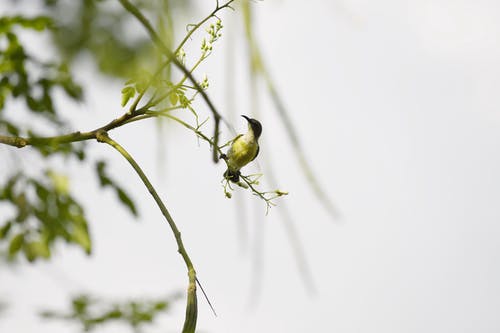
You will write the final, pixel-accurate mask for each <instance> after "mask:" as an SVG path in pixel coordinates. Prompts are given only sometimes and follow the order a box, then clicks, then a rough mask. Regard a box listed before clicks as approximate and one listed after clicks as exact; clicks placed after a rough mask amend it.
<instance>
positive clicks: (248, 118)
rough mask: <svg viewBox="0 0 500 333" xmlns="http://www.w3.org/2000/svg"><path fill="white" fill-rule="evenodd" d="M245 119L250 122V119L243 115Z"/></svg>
mask: <svg viewBox="0 0 500 333" xmlns="http://www.w3.org/2000/svg"><path fill="white" fill-rule="evenodd" d="M241 116H242V117H243V118H245V119H246V120H247V121H248V122H250V118H248V117H247V116H245V115H244V114H242V115H241Z"/></svg>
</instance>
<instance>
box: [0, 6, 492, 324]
mask: <svg viewBox="0 0 500 333" xmlns="http://www.w3.org/2000/svg"><path fill="white" fill-rule="evenodd" d="M304 4H307V5H304ZM253 7H254V8H255V10H256V17H257V22H256V26H257V27H258V32H259V33H258V38H259V41H260V42H261V48H262V51H263V52H264V54H265V56H266V60H267V62H268V66H269V67H270V68H271V71H272V74H273V76H274V78H275V79H276V81H277V83H278V87H279V90H280V92H281V93H282V96H283V97H284V100H285V103H286V105H287V106H288V107H289V109H290V111H291V112H292V114H291V116H292V118H293V120H294V121H295V124H296V127H297V128H298V131H299V133H300V135H301V138H302V141H303V144H304V146H305V147H307V156H308V157H309V158H310V161H311V163H312V165H313V167H314V170H315V171H316V172H317V175H319V177H320V179H321V180H322V183H323V185H324V186H325V188H326V189H327V191H328V193H329V194H330V195H331V196H332V198H333V199H334V201H335V203H336V204H337V205H338V206H339V207H340V210H341V212H342V217H343V218H342V220H341V222H340V223H332V222H331V221H330V220H329V219H328V216H327V214H326V213H325V212H324V211H323V210H322V207H321V206H320V205H319V204H318V203H317V202H316V199H315V197H314V196H313V195H312V193H311V191H310V190H309V188H308V187H307V184H306V182H305V181H304V180H303V178H302V176H301V174H300V170H299V168H298V167H297V166H296V160H295V159H294V157H293V156H292V154H293V151H292V150H291V149H290V147H289V144H288V142H287V139H286V136H285V134H284V132H283V127H282V126H281V125H280V124H279V122H278V119H277V117H276V113H275V112H274V110H273V108H272V105H271V104H270V103H269V101H268V100H267V98H266V97H265V94H262V95H261V97H262V98H261V102H262V104H261V108H260V112H261V114H262V119H261V120H262V122H263V127H264V132H263V137H262V141H263V146H264V147H265V151H264V152H263V154H262V157H260V158H259V159H260V161H259V166H260V170H261V171H262V172H263V173H264V178H265V174H266V169H265V167H266V166H267V165H268V163H265V162H264V160H263V159H264V158H268V159H270V161H271V162H272V163H273V166H274V167H275V172H276V173H278V174H279V181H280V183H279V186H280V188H282V189H285V190H289V191H290V195H289V196H288V197H287V198H285V199H283V200H280V201H278V207H276V208H273V209H272V210H271V212H270V214H269V216H267V217H266V216H264V214H265V207H264V204H263V203H261V202H259V201H258V200H256V199H255V198H253V197H251V195H250V194H249V193H247V192H242V191H238V192H237V193H235V197H236V196H238V197H241V198H243V200H242V201H244V202H246V206H245V207H246V211H247V212H251V218H250V219H248V221H247V222H246V223H247V225H246V228H247V230H248V234H247V237H248V238H247V241H246V242H245V241H243V240H242V239H241V238H239V237H238V233H239V232H240V231H241V229H240V228H241V226H242V224H243V223H244V221H243V220H242V219H241V218H239V217H238V215H236V214H235V213H234V210H235V207H237V205H236V203H237V200H238V199H236V198H233V199H232V200H227V199H225V198H224V195H223V192H222V189H221V186H220V177H221V174H222V172H223V171H224V170H223V167H222V166H221V165H217V166H214V165H212V164H211V162H210V155H209V153H208V150H207V147H206V145H204V144H201V145H200V146H199V147H198V144H197V141H196V140H195V139H194V138H193V136H192V134H191V133H186V132H185V130H184V129H182V128H180V127H178V126H176V125H175V124H171V125H168V126H167V127H165V131H166V132H167V133H166V135H165V136H163V137H161V138H160V137H158V136H157V135H156V133H155V128H156V126H155V123H154V122H152V121H150V122H143V123H140V124H134V125H130V126H129V127H127V128H125V129H120V130H117V131H114V132H112V133H111V135H112V136H113V137H114V138H116V139H117V140H118V141H119V142H121V143H122V144H123V146H125V147H126V148H127V149H129V151H130V153H131V154H132V155H133V156H134V157H135V158H136V159H137V160H138V161H139V162H140V163H141V164H142V165H143V167H144V169H145V171H146V173H147V174H148V175H149V176H150V177H151V179H152V181H153V183H154V184H158V185H159V191H160V194H161V196H162V197H163V198H164V199H165V201H166V204H167V206H168V207H169V208H170V210H171V212H172V215H173V217H174V219H175V220H176V221H177V223H178V225H179V228H180V229H181V231H182V234H183V238H184V241H185V245H186V247H187V249H188V251H189V252H190V254H191V256H192V259H193V261H194V264H195V266H196V268H197V271H198V274H199V278H200V280H201V281H202V283H203V284H204V287H205V289H206V291H207V292H208V293H209V295H210V297H211V299H212V301H213V303H214V306H215V307H216V310H217V312H218V314H219V316H218V317H217V318H214V317H213V315H212V314H211V312H210V309H209V308H208V306H207V305H206V303H205V302H204V300H203V299H202V298H201V297H200V299H199V304H200V311H199V312H200V314H199V325H198V327H199V328H200V331H203V332H241V333H246V332H290V333H296V332H297V333H298V332H318V331H321V332H343V333H351V332H370V333H371V332H384V333H387V332H394V333H399V332H436V333H438V332H498V331H499V330H500V317H499V316H498V309H499V306H500V288H499V285H498V281H500V270H499V262H500V261H499V259H500V245H499V242H498V239H499V236H500V227H499V224H498V222H499V221H500V208H499V207H500V206H499V202H500V177H499V173H498V170H500V157H499V156H500V155H499V153H498V152H499V151H500V149H499V148H500V131H499V130H498V129H499V126H500V112H499V107H500V95H499V94H498V91H499V88H500V66H499V62H498V61H499V60H498V59H500V57H499V56H500V42H499V41H498V39H499V36H500V3H499V2H498V1H486V0H480V1H477V0H476V1H470V0H469V1H465V0H460V1H456V0H454V1H452V0H448V1H444V0H442V1H439V0H438V1H436V0H434V1H430V0H420V1H389V0H383V1H376V2H375V1H366V0H352V1H348V0H344V1H341V0H337V1H319V0H315V1H310V2H303V1H262V2H261V1H256V2H254V4H253ZM206 8H207V10H208V9H209V8H211V7H209V6H207V7H206ZM203 13H204V11H200V17H201V16H203V15H204V14H203ZM229 16H230V15H229ZM229 16H228V15H227V13H226V15H225V16H224V17H225V18H226V19H225V20H224V24H225V27H226V29H225V35H224V37H223V40H222V41H221V42H220V44H219V45H217V46H216V47H215V51H214V54H213V56H211V57H210V58H209V59H208V61H207V65H206V66H205V67H203V68H202V71H201V72H199V74H198V77H201V76H202V75H201V73H203V72H206V73H207V74H208V76H209V78H210V80H211V87H210V91H209V93H210V94H211V96H213V98H214V100H215V102H216V104H217V105H218V106H219V107H220V108H222V109H224V108H225V101H226V99H225V96H224V91H225V90H224V89H225V82H226V81H225V75H224V72H223V69H224V66H223V65H224V63H225V61H226V60H225V58H224V54H225V52H226V47H227V46H228V44H227V38H228V37H229V36H228V31H229V30H230V29H232V28H234V29H239V28H238V27H235V26H234V24H235V23H236V22H238V21H239V20H240V18H239V17H238V18H236V19H230V18H229ZM231 24H233V26H231ZM226 37H227V38H226ZM225 38H226V39H225ZM233 38H234V39H235V40H238V39H239V38H240V37H239V36H238V35H235V36H234V37H233ZM239 47H240V48H241V50H244V48H243V47H242V46H241V45H239ZM236 53H237V56H238V58H237V59H236V63H237V64H238V65H240V66H244V64H245V63H244V61H245V60H244V58H243V55H244V52H243V51H237V52H236ZM82 68H86V67H85V66H84V65H82ZM236 73H238V75H239V76H240V78H239V79H238V80H237V83H238V84H241V85H243V86H241V87H240V88H238V89H237V91H236V95H235V96H236V103H237V106H238V110H237V111H236V114H246V113H248V112H249V106H248V105H249V104H250V103H249V101H248V95H247V94H246V90H245V89H246V86H245V85H244V84H245V82H247V81H246V77H245V75H246V74H245V71H244V69H242V68H240V69H237V72H236ZM77 75H78V76H79V77H81V78H82V80H84V81H85V82H86V83H91V88H90V91H89V98H88V102H87V103H85V105H82V106H80V107H79V109H81V111H79V113H78V114H77V116H76V123H77V124H78V125H81V129H83V130H86V129H92V128H94V127H96V126H97V125H100V124H103V123H105V122H107V121H108V120H109V119H111V118H113V117H116V116H118V115H119V114H120V107H119V101H120V89H121V87H120V84H119V83H116V82H110V81H101V80H97V81H96V80H95V78H94V76H93V73H92V71H91V70H89V69H88V68H86V69H85V70H82V72H79V73H77ZM67 107H69V106H67ZM200 110H202V111H201V112H202V113H204V114H208V112H207V111H206V110H205V109H203V108H201V109H200ZM234 126H235V127H236V128H237V129H239V130H240V131H241V130H243V129H244V122H243V120H242V119H236V120H235V124H234ZM78 127H80V126H78ZM226 135H229V133H227V132H226ZM158 141H159V142H160V147H162V148H161V149H162V152H163V153H164V154H165V165H163V166H161V165H159V164H158V156H157V155H158V149H159V148H158V145H157V144H156V142H158ZM93 146H94V147H93V148H92V151H93V154H94V156H106V155H108V154H111V155H116V153H115V152H114V151H111V150H110V149H109V148H107V147H105V146H104V145H98V144H93ZM18 153H19V154H21V153H22V151H19V152H18ZM111 166H112V167H113V170H115V171H114V172H116V177H117V178H121V179H123V181H124V182H126V185H127V188H128V189H129V191H130V192H132V193H133V196H134V198H136V199H137V200H138V201H139V203H140V204H139V208H140V212H141V214H142V215H141V216H142V218H141V221H140V222H134V221H133V219H132V218H131V217H130V216H129V215H128V213H127V212H126V211H125V210H124V209H122V208H121V207H117V206H116V205H115V204H114V203H115V200H114V197H113V195H112V193H110V192H108V191H105V192H99V191H97V190H96V188H97V187H96V185H95V182H93V181H90V177H91V174H92V172H91V170H90V168H83V169H82V168H77V167H75V166H73V165H69V166H68V169H67V170H68V172H69V174H70V175H71V176H73V179H74V181H73V183H72V186H73V188H74V189H75V190H78V192H79V194H78V196H79V197H80V198H82V199H83V200H84V201H85V202H86V203H87V207H88V213H89V218H90V219H91V221H92V230H93V239H94V242H95V248H94V250H95V251H94V255H93V256H92V258H90V259H89V258H87V257H85V256H84V255H83V254H82V253H81V251H79V250H76V249H72V248H68V247H64V246H61V247H60V249H59V251H58V253H57V254H56V256H55V259H54V260H53V261H52V262H51V263H37V264H35V265H19V266H18V267H14V268H6V267H2V270H1V271H0V297H1V298H6V299H8V300H10V301H11V307H10V310H9V311H8V312H7V313H6V314H4V316H3V317H0V331H1V332H11V331H19V332H21V331H26V332H32V331H37V332H66V331H67V329H68V327H67V326H65V324H60V323H57V322H42V324H40V321H38V319H37V317H36V316H35V315H34V313H35V311H36V310H37V309H40V308H42V307H44V306H49V307H51V308H55V309H64V308H65V307H66V305H67V304H68V298H67V297H68V295H69V294H71V293H72V292H77V291H79V290H81V289H82V288H83V289H84V290H88V291H90V292H95V293H96V294H97V295H102V296H108V297H111V298H114V299H125V298H127V297H129V296H137V297H140V296H151V297H153V296H156V295H159V294H169V293H173V292H175V291H178V290H184V288H185V285H186V280H187V277H186V273H185V270H184V267H183V264H182V261H181V260H180V257H179V256H178V254H177V253H176V247H175V244H174V241H173V237H172V236H171V232H170V230H169V229H168V227H167V225H166V224H165V223H164V221H163V220H162V217H161V215H160V213H159V211H158V209H157V208H156V206H155V205H154V203H153V201H152V200H151V199H150V197H149V195H148V193H147V191H146V190H145V188H143V185H142V184H141V183H140V182H139V181H138V180H137V179H136V177H135V175H134V174H133V172H132V170H131V169H130V167H129V166H128V165H127V164H126V163H125V162H124V161H122V160H121V159H120V158H119V157H118V156H114V158H113V161H112V163H111ZM250 169H251V168H250ZM283 201H284V202H286V204H287V207H288V208H289V209H290V213H291V214H292V216H293V218H294V221H295V224H296V227H297V229H298V230H299V233H300V237H301V240H302V243H303V246H304V248H305V250H306V254H307V257H308V259H309V264H310V266H311V269H312V272H313V274H314V280H315V283H316V287H317V290H318V292H317V294H316V295H315V296H313V297H311V296H309V295H308V293H307V292H306V290H305V288H304V287H303V284H302V282H301V279H300V277H299V275H298V272H297V268H296V262H295V261H294V258H293V254H292V251H291V247H290V245H289V241H288V239H287V237H286V233H285V231H284V230H285V229H284V224H283V223H282V221H281V220H280V218H279V217H280V215H279V209H280V206H279V204H280V203H281V202H283ZM259 235H261V236H259ZM259 237H262V239H263V241H262V243H261V244H260V245H259V248H260V250H261V251H262V253H263V264H262V271H261V272H260V274H261V277H262V282H261V288H262V289H261V292H260V296H258V297H257V299H258V303H257V305H254V306H250V307H249V303H251V300H252V298H251V297H249V295H251V294H252V293H255V290H253V289H252V288H251V286H252V281H253V277H254V276H255V271H254V269H253V268H252V267H253V260H254V259H253V258H254V256H255V251H254V247H255V246H254V245H255V243H256V242H255V240H256V239H258V238H259ZM182 320H183V304H181V303H178V304H177V305H176V307H175V309H174V312H173V314H172V315H171V316H168V317H167V318H165V320H162V321H161V323H159V325H156V326H154V327H153V328H152V329H148V330H146V331H147V332H160V331H162V332H164V331H165V330H167V331H171V332H175V331H176V328H177V327H180V323H181V322H182ZM71 327H72V328H73V326H71ZM74 328H75V329H76V327H74ZM116 329H117V327H108V328H106V329H103V330H100V331H99V332H101V331H102V332H114V331H116Z"/></svg>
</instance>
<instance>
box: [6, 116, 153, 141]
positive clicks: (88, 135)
mask: <svg viewBox="0 0 500 333" xmlns="http://www.w3.org/2000/svg"><path fill="white" fill-rule="evenodd" d="M142 114H144V111H141V112H135V113H134V114H129V113H126V114H124V115H122V116H121V117H119V118H116V119H114V120H112V121H111V122H109V123H108V124H106V125H104V126H102V127H99V128H97V129H95V130H92V131H90V132H80V131H77V132H73V133H69V134H64V135H57V136H47V137H20V136H6V135H0V143H3V144H6V145H9V146H13V147H17V148H23V147H26V146H35V147H36V146H45V145H59V144H64V143H71V142H78V141H85V140H91V139H96V138H97V133H98V132H99V131H105V132H107V131H109V130H112V129H114V128H117V127H120V126H122V125H124V124H125V123H127V122H129V121H130V120H131V119H133V118H134V117H137V116H140V115H142Z"/></svg>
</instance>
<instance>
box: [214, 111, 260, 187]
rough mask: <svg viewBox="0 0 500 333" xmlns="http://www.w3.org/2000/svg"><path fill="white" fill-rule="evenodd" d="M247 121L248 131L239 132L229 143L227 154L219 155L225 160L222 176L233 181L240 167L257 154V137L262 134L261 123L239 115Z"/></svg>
mask: <svg viewBox="0 0 500 333" xmlns="http://www.w3.org/2000/svg"><path fill="white" fill-rule="evenodd" d="M241 116H242V117H243V118H245V119H246V120H247V122H248V131H247V132H246V133H245V134H239V135H237V136H236V137H235V138H234V139H233V142H232V143H231V147H229V150H228V151H227V155H222V156H221V157H222V158H223V159H225V160H226V162H227V170H226V172H224V178H225V179H229V180H230V181H232V182H233V183H237V182H238V181H239V180H240V174H241V173H240V169H241V168H243V167H244V166H245V165H247V164H248V163H250V162H251V161H253V160H254V159H255V158H256V157H257V155H258V154H259V141H258V140H259V137H260V135H261V134H262V125H261V124H260V122H259V121H258V120H255V119H252V118H249V117H247V116H244V115H241Z"/></svg>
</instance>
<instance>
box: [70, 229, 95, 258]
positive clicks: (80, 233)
mask: <svg viewBox="0 0 500 333" xmlns="http://www.w3.org/2000/svg"><path fill="white" fill-rule="evenodd" d="M71 240H72V241H74V242H75V243H77V244H79V245H80V246H81V247H82V248H83V249H84V250H85V252H87V254H90V253H91V251H92V244H91V241H90V236H89V233H88V231H87V229H86V228H85V227H84V226H81V225H78V224H75V225H74V226H73V232H72V233H71Z"/></svg>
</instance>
